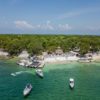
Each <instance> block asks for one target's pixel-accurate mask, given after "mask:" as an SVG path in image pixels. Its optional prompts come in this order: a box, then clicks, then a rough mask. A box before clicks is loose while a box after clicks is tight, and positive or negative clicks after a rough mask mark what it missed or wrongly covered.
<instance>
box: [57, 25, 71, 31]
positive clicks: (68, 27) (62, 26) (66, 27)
mask: <svg viewBox="0 0 100 100" xmlns="http://www.w3.org/2000/svg"><path fill="white" fill-rule="evenodd" d="M58 28H59V29H60V30H62V31H68V30H71V29H72V27H71V26H69V24H59V25H58Z"/></svg>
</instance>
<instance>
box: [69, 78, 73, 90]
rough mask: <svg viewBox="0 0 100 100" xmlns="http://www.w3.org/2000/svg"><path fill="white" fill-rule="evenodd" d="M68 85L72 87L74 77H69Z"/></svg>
mask: <svg viewBox="0 0 100 100" xmlns="http://www.w3.org/2000/svg"><path fill="white" fill-rule="evenodd" d="M69 86H70V88H71V89H73V88H74V79H73V78H70V79H69Z"/></svg>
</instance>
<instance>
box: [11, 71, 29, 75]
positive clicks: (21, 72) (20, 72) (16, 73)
mask: <svg viewBox="0 0 100 100" xmlns="http://www.w3.org/2000/svg"><path fill="white" fill-rule="evenodd" d="M26 72H27V71H19V72H15V73H11V74H10V75H11V76H17V75H20V74H23V73H26Z"/></svg>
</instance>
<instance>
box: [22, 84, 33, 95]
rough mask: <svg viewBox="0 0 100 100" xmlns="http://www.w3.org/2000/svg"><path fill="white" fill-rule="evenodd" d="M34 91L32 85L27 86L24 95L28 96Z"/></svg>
mask: <svg viewBox="0 0 100 100" xmlns="http://www.w3.org/2000/svg"><path fill="white" fill-rule="evenodd" d="M31 90H32V85H31V84H27V85H26V87H25V89H24V91H23V95H24V96H27V95H28V94H29V93H30V92H31Z"/></svg>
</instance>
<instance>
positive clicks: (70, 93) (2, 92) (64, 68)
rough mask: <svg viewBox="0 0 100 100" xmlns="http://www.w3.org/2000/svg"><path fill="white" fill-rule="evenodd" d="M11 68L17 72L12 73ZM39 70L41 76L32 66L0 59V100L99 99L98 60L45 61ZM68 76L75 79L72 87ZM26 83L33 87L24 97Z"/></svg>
mask: <svg viewBox="0 0 100 100" xmlns="http://www.w3.org/2000/svg"><path fill="white" fill-rule="evenodd" d="M15 72H20V73H18V74H16V76H12V75H11V73H15ZM43 72H44V78H43V79H41V78H39V77H38V76H37V75H36V73H35V70H34V69H27V68H23V67H21V66H19V65H16V64H15V63H12V62H6V61H0V100H100V63H77V62H73V63H68V64H46V65H45V67H44V68H43ZM70 77H72V78H74V79H75V88H74V89H73V90H71V89H70V88H69V78H70ZM27 83H31V84H32V85H33V90H32V91H31V93H30V95H29V96H27V97H26V98H25V97H23V89H24V88H25V86H26V84H27Z"/></svg>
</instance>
